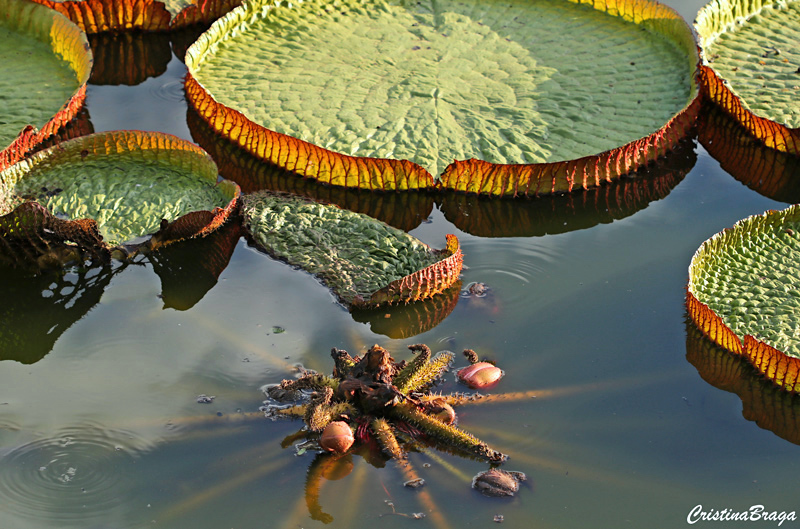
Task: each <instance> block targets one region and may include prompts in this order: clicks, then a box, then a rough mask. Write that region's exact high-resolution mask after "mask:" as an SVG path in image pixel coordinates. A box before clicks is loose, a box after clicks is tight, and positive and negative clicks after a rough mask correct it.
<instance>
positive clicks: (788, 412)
mask: <svg viewBox="0 0 800 529" xmlns="http://www.w3.org/2000/svg"><path fill="white" fill-rule="evenodd" d="M686 359H687V360H688V361H689V362H690V363H691V364H692V365H693V366H694V367H695V368H697V372H698V373H699V374H700V376H701V377H703V380H705V381H706V382H708V383H709V384H711V385H713V386H714V387H716V388H719V389H722V390H725V391H730V392H731V393H735V394H736V395H738V396H739V398H740V399H742V416H743V417H744V418H745V419H747V420H748V421H753V422H755V423H756V424H757V425H758V426H760V427H761V428H764V429H765V430H769V431H771V432H772V433H774V434H775V435H777V436H779V437H781V438H783V439H786V440H787V441H789V442H790V443H794V444H796V445H800V423H798V421H797V417H800V399H798V398H797V397H796V396H795V395H792V394H790V393H787V392H785V391H781V390H780V389H779V388H777V387H775V386H774V385H772V384H770V383H769V382H767V381H766V380H764V379H763V378H761V377H760V376H758V373H757V372H756V371H755V370H754V369H753V367H752V366H750V365H749V364H748V363H747V362H746V361H745V360H743V359H742V358H738V357H735V356H733V355H731V354H730V353H729V352H728V351H725V350H724V349H722V348H720V347H718V346H716V345H715V344H713V343H711V342H710V341H709V340H706V339H705V338H704V337H703V336H702V335H701V334H700V331H699V330H698V329H697V328H695V327H694V326H693V325H692V324H691V323H689V324H688V325H687V328H686Z"/></svg>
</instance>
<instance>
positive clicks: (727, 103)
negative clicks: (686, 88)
mask: <svg viewBox="0 0 800 529" xmlns="http://www.w3.org/2000/svg"><path fill="white" fill-rule="evenodd" d="M792 1H794V0H781V1H780V2H770V1H769V0H712V1H711V2H709V3H708V4H706V5H705V6H703V7H702V8H701V9H700V11H699V12H698V14H697V18H696V19H695V23H694V28H695V31H696V32H697V36H698V41H699V44H698V46H699V51H700V61H701V62H700V67H699V71H698V77H699V79H700V85H701V88H702V91H703V92H704V93H705V94H706V95H707V97H708V98H709V99H710V100H711V101H713V102H714V103H716V104H717V105H719V106H720V107H721V108H722V109H723V110H725V112H727V113H728V114H730V115H731V116H732V117H733V118H734V119H735V120H736V121H737V122H739V124H741V125H742V127H744V129H745V130H747V132H748V133H750V135H752V136H753V137H755V138H756V139H757V140H758V141H760V142H762V143H763V144H764V145H766V146H767V147H769V148H771V149H775V150H778V151H782V152H788V153H791V154H800V128H790V127H787V126H786V125H784V124H781V123H778V122H776V121H773V120H771V119H768V118H766V117H762V116H759V115H757V114H755V113H753V112H752V111H750V110H749V109H747V108H745V106H744V105H743V104H742V99H741V98H740V97H739V96H738V95H737V94H735V93H734V92H733V91H732V90H731V89H730V88H729V86H728V83H727V81H725V79H724V78H722V77H721V76H720V75H719V74H718V73H717V72H716V70H714V67H713V63H712V61H710V60H709V57H707V56H706V55H707V53H706V50H707V49H708V46H709V43H710V42H711V41H713V40H715V39H716V38H717V37H718V36H719V35H720V34H721V33H723V32H725V31H726V30H727V28H730V27H733V26H735V25H740V24H745V23H746V22H747V19H749V18H750V17H752V16H753V15H755V14H757V13H758V12H760V11H761V10H762V9H763V8H764V7H765V6H771V5H775V4H779V3H784V4H785V3H787V2H792Z"/></svg>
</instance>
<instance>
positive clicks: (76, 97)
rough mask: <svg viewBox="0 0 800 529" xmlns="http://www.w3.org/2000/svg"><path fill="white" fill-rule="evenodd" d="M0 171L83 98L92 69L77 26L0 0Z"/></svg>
mask: <svg viewBox="0 0 800 529" xmlns="http://www.w3.org/2000/svg"><path fill="white" fill-rule="evenodd" d="M0 63H2V71H3V74H2V75H0V93H1V94H3V113H2V119H0V170H2V169H4V168H6V167H8V166H9V165H11V164H13V163H15V162H17V161H18V160H20V159H21V158H22V157H23V156H25V154H27V153H28V152H29V151H30V150H31V149H32V148H33V147H34V146H36V145H38V144H39V143H41V142H42V141H44V140H45V139H47V138H48V137H49V136H51V135H53V134H55V133H56V132H58V130H59V129H60V128H61V127H63V126H64V125H65V124H66V123H68V122H69V121H70V120H71V119H72V118H73V117H75V115H76V114H77V113H78V111H79V110H80V108H81V106H82V105H83V101H84V99H85V98H86V82H87V81H88V79H89V73H90V71H91V69H92V54H91V51H89V43H88V42H87V40H86V35H84V34H83V33H82V32H81V30H80V29H79V28H78V27H77V26H76V25H75V24H73V23H72V22H70V21H69V19H67V18H66V17H64V16H61V15H59V14H58V13H56V12H54V11H53V10H51V9H47V8H46V7H43V6H40V5H37V4H32V3H30V2H27V1H23V0H0Z"/></svg>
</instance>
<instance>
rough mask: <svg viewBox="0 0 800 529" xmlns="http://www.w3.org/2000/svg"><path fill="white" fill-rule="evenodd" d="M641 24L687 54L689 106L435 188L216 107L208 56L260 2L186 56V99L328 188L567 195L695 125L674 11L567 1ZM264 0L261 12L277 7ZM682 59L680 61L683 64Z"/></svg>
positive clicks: (243, 140)
mask: <svg viewBox="0 0 800 529" xmlns="http://www.w3.org/2000/svg"><path fill="white" fill-rule="evenodd" d="M564 1H565V2H570V3H574V4H586V5H589V6H590V7H592V8H594V9H596V10H598V11H602V12H604V13H607V14H609V15H612V16H616V17H620V18H622V19H623V20H625V21H628V22H632V23H635V24H638V25H639V26H640V27H642V28H643V29H646V30H647V31H652V32H655V33H658V34H659V36H660V37H663V38H665V39H667V40H669V41H670V42H671V43H672V44H673V45H674V47H675V48H677V49H678V50H680V52H681V55H682V56H685V64H686V75H685V79H686V82H687V85H688V94H689V95H688V100H687V101H686V103H685V105H684V106H683V107H682V108H681V109H680V110H679V111H678V112H677V113H676V114H674V115H673V116H672V118H671V119H669V120H668V122H667V123H665V124H664V125H663V126H662V127H661V128H660V129H658V130H656V131H655V132H653V133H651V134H649V135H647V136H644V137H642V138H640V139H638V140H635V141H632V142H630V143H627V144H625V145H622V146H619V147H616V148H613V149H611V150H608V151H605V152H602V153H599V154H595V155H590V156H585V157H582V158H578V159H575V160H568V161H563V162H552V163H536V164H492V163H489V162H483V161H479V160H476V159H471V160H464V161H460V162H456V163H454V164H451V165H450V166H448V168H446V169H445V171H444V173H443V174H442V176H441V181H440V182H436V181H435V180H434V179H433V176H431V174H430V173H428V171H427V170H425V169H424V168H422V167H421V166H419V165H417V164H416V163H413V162H409V161H406V160H392V159H386V158H368V157H355V156H349V155H345V154H341V153H337V152H334V151H330V150H327V149H324V148H322V147H319V146H317V145H314V144H312V143H308V142H305V141H302V140H300V139H297V138H294V137H292V136H287V135H285V134H280V133H277V132H274V131H272V130H269V129H267V128H266V127H265V126H262V125H260V124H257V123H255V122H253V121H251V120H249V119H248V118H247V117H246V116H245V115H244V114H243V113H242V112H240V111H238V110H236V109H234V108H230V107H228V106H226V105H225V104H222V103H220V102H218V101H217V100H216V99H215V98H214V96H213V95H212V94H211V93H210V92H209V91H207V90H206V89H205V87H204V86H203V85H202V83H201V82H200V81H199V80H198V79H197V77H196V75H195V74H196V72H197V69H198V67H199V66H200V64H201V63H202V62H203V60H204V58H205V57H206V55H207V54H208V53H213V51H214V49H215V47H216V46H217V45H218V43H219V42H220V41H221V40H222V39H224V38H225V35H226V34H228V33H230V34H235V33H236V31H238V30H242V31H246V29H247V27H248V24H249V23H250V22H252V20H255V18H253V17H256V16H257V10H256V6H261V4H256V3H255V2H248V3H245V4H244V5H243V6H241V7H239V8H236V9H234V10H233V11H231V12H230V13H228V14H227V15H226V16H224V17H222V18H221V19H219V20H218V21H217V22H216V23H215V24H214V25H213V26H212V28H211V30H209V31H208V32H206V33H205V34H204V35H202V36H201V37H200V39H198V41H197V42H195V44H194V45H192V46H191V47H190V49H189V50H188V51H187V56H186V64H187V66H188V73H187V76H186V82H185V89H186V94H187V101H188V102H189V104H190V106H191V107H192V108H193V110H194V111H195V112H197V114H198V115H199V116H200V117H201V118H202V119H203V120H204V121H205V122H206V123H208V124H209V126H210V127H211V128H212V129H213V130H215V131H216V132H217V133H218V134H220V135H222V136H224V137H226V138H228V139H230V140H231V141H233V142H234V143H236V144H237V145H239V146H240V147H241V148H242V149H244V150H245V151H247V152H249V153H250V154H252V155H254V156H256V157H258V158H260V159H262V160H265V161H267V162H269V163H271V164H274V165H277V166H278V167H281V168H283V169H286V170H288V171H292V172H294V173H297V174H298V175H300V176H302V177H305V178H313V179H317V180H318V181H320V182H321V183H323V184H327V185H333V186H342V187H357V188H360V189H367V190H371V191H379V190H383V191H405V190H412V189H439V190H453V191H457V192H463V193H475V194H484V195H488V196H510V197H516V196H537V195H542V194H551V193H560V192H570V191H573V190H576V189H586V188H590V187H595V186H598V185H601V184H602V183H604V182H610V181H612V180H613V179H616V178H617V177H619V176H622V175H626V174H629V173H631V172H632V171H635V170H636V169H638V168H640V167H642V166H644V165H647V164H648V163H650V162H652V161H654V160H655V159H657V158H658V157H660V156H663V155H664V154H665V153H666V152H667V151H669V150H671V149H672V148H673V147H674V146H675V145H676V144H677V143H678V142H679V141H680V140H681V139H682V138H683V137H685V136H686V135H687V134H688V132H689V131H690V130H691V128H692V127H693V125H694V121H695V119H696V117H697V114H698V112H699V107H700V98H699V90H698V87H697V84H696V81H695V76H694V73H695V70H696V68H697V65H698V61H699V57H698V54H697V47H696V43H695V41H694V37H693V35H692V32H691V29H690V27H689V26H688V24H686V22H685V21H684V20H683V19H682V18H681V17H680V15H678V14H677V13H676V12H675V11H674V10H672V9H671V8H669V7H667V6H663V5H661V4H658V3H656V2H653V1H650V0H609V1H606V2H601V1H589V0H564ZM274 5H275V4H274V3H271V2H269V1H267V2H266V3H264V5H263V9H264V10H268V9H271V8H272V7H274ZM682 60H683V59H682Z"/></svg>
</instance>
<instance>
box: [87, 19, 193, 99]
mask: <svg viewBox="0 0 800 529" xmlns="http://www.w3.org/2000/svg"><path fill="white" fill-rule="evenodd" d="M89 44H90V45H91V47H92V54H93V55H94V66H93V67H92V75H91V77H90V78H89V83H91V84H93V85H128V86H135V85H138V84H140V83H142V82H144V81H145V80H147V79H148V78H150V77H158V76H160V75H161V74H163V73H164V72H166V71H167V64H168V63H169V61H170V59H172V49H171V48H170V36H169V34H167V33H139V32H136V33H133V32H122V33H120V32H112V33H99V34H94V35H89ZM182 95H183V94H182V90H181V99H182Z"/></svg>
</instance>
